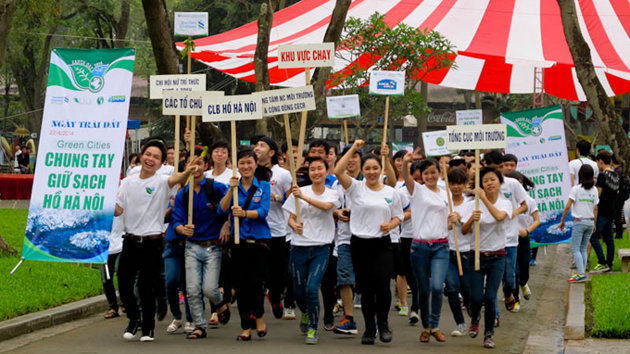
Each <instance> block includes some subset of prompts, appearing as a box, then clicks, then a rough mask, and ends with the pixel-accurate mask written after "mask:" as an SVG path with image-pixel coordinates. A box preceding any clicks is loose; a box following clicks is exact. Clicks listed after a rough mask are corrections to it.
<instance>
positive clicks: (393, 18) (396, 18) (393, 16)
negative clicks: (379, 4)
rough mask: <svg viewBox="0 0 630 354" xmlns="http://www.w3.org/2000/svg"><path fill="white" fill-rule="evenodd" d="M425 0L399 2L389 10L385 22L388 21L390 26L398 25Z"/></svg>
mask: <svg viewBox="0 0 630 354" xmlns="http://www.w3.org/2000/svg"><path fill="white" fill-rule="evenodd" d="M423 1H424V0H408V1H401V2H399V3H398V4H396V6H394V7H392V8H391V9H390V10H389V11H387V14H385V23H387V25H388V26H389V27H390V28H394V27H396V26H398V24H399V23H400V22H402V20H404V19H405V18H407V16H409V14H410V13H411V12H412V11H413V10H415V9H416V7H418V5H420V4H421V3H422V2H423Z"/></svg>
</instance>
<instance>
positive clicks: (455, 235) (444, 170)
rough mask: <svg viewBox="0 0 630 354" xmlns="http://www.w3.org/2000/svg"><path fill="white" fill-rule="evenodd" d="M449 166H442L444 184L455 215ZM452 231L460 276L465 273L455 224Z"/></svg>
mask: <svg viewBox="0 0 630 354" xmlns="http://www.w3.org/2000/svg"><path fill="white" fill-rule="evenodd" d="M446 166H447V165H446V164H443V165H442V171H443V173H444V184H445V185H446V196H447V198H448V209H449V211H450V213H451V214H452V213H453V200H452V199H451V192H450V189H449V187H448V173H447V172H446V170H447V167H446ZM452 230H453V238H454V239H455V254H456V256H457V270H459V276H462V275H464V271H463V269H462V258H461V256H460V253H459V240H458V239H457V229H456V228H455V223H453V225H452Z"/></svg>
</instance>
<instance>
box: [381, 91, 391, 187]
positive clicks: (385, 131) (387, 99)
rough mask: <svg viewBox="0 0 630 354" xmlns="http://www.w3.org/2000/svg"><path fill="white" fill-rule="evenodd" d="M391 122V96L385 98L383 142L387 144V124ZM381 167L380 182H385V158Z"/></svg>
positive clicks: (382, 159)
mask: <svg viewBox="0 0 630 354" xmlns="http://www.w3.org/2000/svg"><path fill="white" fill-rule="evenodd" d="M388 121H389V96H387V97H385V123H384V125H383V142H384V143H385V144H387V122H388ZM381 165H382V166H383V168H382V170H381V176H380V178H379V181H381V182H382V181H383V175H384V174H385V156H383V157H382V158H381Z"/></svg>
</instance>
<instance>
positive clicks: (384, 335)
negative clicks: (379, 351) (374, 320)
mask: <svg viewBox="0 0 630 354" xmlns="http://www.w3.org/2000/svg"><path fill="white" fill-rule="evenodd" d="M378 337H379V339H380V340H381V342H383V343H389V342H391V341H392V329H391V328H389V325H388V324H387V323H384V324H382V325H380V326H378Z"/></svg>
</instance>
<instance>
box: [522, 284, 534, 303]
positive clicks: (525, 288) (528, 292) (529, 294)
mask: <svg viewBox="0 0 630 354" xmlns="http://www.w3.org/2000/svg"><path fill="white" fill-rule="evenodd" d="M523 297H524V298H525V300H529V299H530V298H531V297H532V291H531V290H530V289H529V284H525V285H523Z"/></svg>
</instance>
